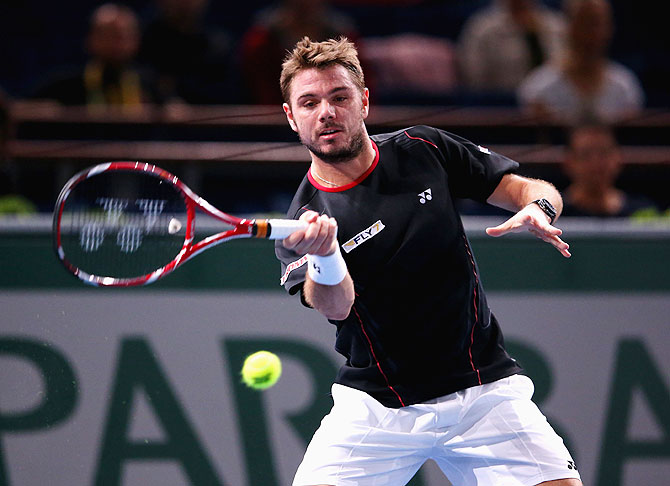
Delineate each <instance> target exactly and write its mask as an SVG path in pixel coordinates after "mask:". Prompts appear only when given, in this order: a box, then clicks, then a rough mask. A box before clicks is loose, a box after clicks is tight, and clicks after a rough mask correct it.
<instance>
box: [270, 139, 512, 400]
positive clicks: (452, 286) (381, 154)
mask: <svg viewBox="0 0 670 486" xmlns="http://www.w3.org/2000/svg"><path fill="white" fill-rule="evenodd" d="M371 138H372V140H373V146H374V148H375V151H376V152H377V156H376V158H375V160H374V162H373V164H372V166H371V167H370V169H369V170H368V171H367V172H366V173H365V174H363V175H362V176H361V177H360V178H359V179H358V180H356V181H354V182H352V183H351V184H348V185H346V186H341V187H338V188H328V187H324V186H321V185H319V183H318V182H317V181H316V180H315V179H313V178H312V176H311V174H310V173H308V174H307V175H306V176H305V178H304V179H303V181H302V183H301V185H300V187H299V189H298V191H297V193H296V195H295V197H294V199H293V202H292V204H291V207H290V209H289V213H288V216H289V217H290V218H295V219H297V218H298V217H299V216H300V215H301V214H302V213H303V212H304V211H305V210H308V209H309V210H313V211H317V212H319V213H325V214H327V215H328V216H331V217H334V218H335V219H336V220H337V222H338V241H339V243H340V247H341V250H342V255H343V257H344V259H345V261H346V263H347V267H348V269H349V273H350V274H351V277H352V279H353V281H354V287H355V293H356V297H355V301H354V305H353V307H352V310H351V312H350V314H349V316H348V317H347V318H346V319H344V320H342V321H332V320H331V321H330V322H332V323H333V324H335V325H336V326H337V337H336V342H335V348H336V349H337V351H338V352H339V353H340V354H342V355H343V356H344V357H345V358H346V362H345V364H344V366H342V368H341V369H340V371H339V373H338V376H337V379H336V381H337V382H338V383H341V384H343V385H346V386H350V387H353V388H356V389H359V390H362V391H365V392H367V393H368V394H370V395H371V396H372V397H374V398H375V399H376V400H378V401H379V402H381V403H382V404H384V405H386V406H388V407H402V406H406V405H411V404H414V403H420V402H424V401H426V400H430V399H432V398H436V397H439V396H443V395H446V394H449V393H453V392H455V391H458V390H462V389H464V388H468V387H471V386H475V385H478V384H481V383H488V382H491V381H495V380H497V379H500V378H503V377H505V376H509V375H512V374H515V373H518V372H519V371H521V368H520V367H519V366H518V365H517V364H516V362H515V361H514V360H513V359H511V358H510V357H509V355H508V354H507V352H506V351H505V349H504V344H503V338H502V334H501V332H500V328H499V326H498V323H497V321H496V319H495V317H494V316H493V315H492V314H491V311H490V310H489V307H488V305H487V303H486V297H485V296H484V292H483V289H482V285H481V282H480V279H479V270H478V269H477V265H476V263H475V260H474V257H473V254H472V249H471V248H470V244H469V242H468V239H467V237H466V235H465V232H464V230H463V225H462V222H461V219H460V216H459V215H458V213H457V212H456V209H455V204H454V199H455V198H472V199H475V200H479V201H486V199H487V198H488V197H489V196H490V195H491V193H492V192H493V190H494V189H495V188H496V187H497V185H498V184H499V182H500V180H501V179H502V177H503V175H505V174H506V173H508V172H511V171H514V170H516V168H517V167H518V164H517V163H516V162H514V161H512V160H510V159H508V158H506V157H503V156H501V155H498V154H496V153H493V152H490V151H489V150H487V149H486V148H484V147H481V146H478V145H475V144H473V143H471V142H469V141H467V140H465V139H463V138H460V137H458V136H456V135H452V134H449V133H447V132H444V131H441V130H437V129H435V128H431V127H425V126H417V127H412V128H408V129H406V130H400V131H398V132H395V133H390V134H383V135H375V136H372V137H371ZM276 254H277V257H278V258H279V260H280V261H281V263H282V277H281V283H282V284H283V285H284V286H285V287H286V289H287V290H288V291H289V292H290V293H291V294H294V293H296V292H298V291H300V290H301V289H302V284H303V283H304V280H305V272H306V268H307V266H306V265H305V263H306V257H305V256H304V255H299V254H296V253H294V252H292V251H289V250H287V249H285V248H284V247H283V246H282V245H281V242H277V245H276Z"/></svg>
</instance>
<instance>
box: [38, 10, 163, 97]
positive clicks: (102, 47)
mask: <svg viewBox="0 0 670 486" xmlns="http://www.w3.org/2000/svg"><path fill="white" fill-rule="evenodd" d="M139 45H140V31H139V24H138V21H137V16H136V15H135V13H134V12H133V11H132V10H131V9H130V8H128V7H125V6H122V5H116V4H112V3H107V4H104V5H102V6H100V7H98V8H97V9H96V10H95V11H94V12H93V15H92V16H91V23H90V28H89V32H88V36H87V39H86V47H87V51H88V54H89V57H90V60H89V61H88V63H87V64H86V66H85V67H84V68H83V69H79V70H77V71H76V72H73V73H70V74H67V75H65V76H59V77H57V78H55V79H52V80H50V81H49V82H47V83H46V84H45V85H44V86H43V87H42V88H40V89H39V90H38V91H37V93H36V97H37V98H45V99H52V100H55V101H58V102H60V103H62V104H65V105H88V106H90V107H105V106H117V107H138V106H140V105H141V104H142V103H148V102H156V101H158V96H157V94H156V92H155V89H154V87H153V84H152V83H151V79H150V78H149V77H148V76H147V74H146V73H143V72H141V71H140V70H138V69H137V67H136V66H135V65H134V62H133V61H134V59H135V56H136V54H137V51H138V49H139Z"/></svg>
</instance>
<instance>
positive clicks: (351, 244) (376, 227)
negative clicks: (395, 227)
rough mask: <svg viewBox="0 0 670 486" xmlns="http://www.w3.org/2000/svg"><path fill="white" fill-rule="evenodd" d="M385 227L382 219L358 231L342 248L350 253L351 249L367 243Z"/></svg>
mask: <svg viewBox="0 0 670 486" xmlns="http://www.w3.org/2000/svg"><path fill="white" fill-rule="evenodd" d="M384 228H385V226H384V223H382V221H381V219H380V220H379V221H377V222H376V223H374V224H373V225H372V226H370V227H369V228H366V229H364V230H363V231H361V232H360V233H358V234H357V235H356V236H354V237H353V238H351V239H350V240H349V241H347V242H346V243H344V244H343V245H342V249H343V250H344V251H345V252H347V253H349V252H350V251H351V250H353V249H354V248H356V247H357V246H358V245H360V244H362V243H365V242H366V241H368V240H369V239H370V238H372V237H373V236H375V235H376V234H377V233H379V232H380V231H381V230H383V229H384Z"/></svg>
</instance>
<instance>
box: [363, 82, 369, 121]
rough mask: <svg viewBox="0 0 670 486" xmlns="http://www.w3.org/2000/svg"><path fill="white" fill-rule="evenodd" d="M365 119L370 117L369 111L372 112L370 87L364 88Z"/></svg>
mask: <svg viewBox="0 0 670 486" xmlns="http://www.w3.org/2000/svg"><path fill="white" fill-rule="evenodd" d="M362 101H363V119H366V118H367V117H368V113H370V90H369V89H368V88H364V89H363V97H362Z"/></svg>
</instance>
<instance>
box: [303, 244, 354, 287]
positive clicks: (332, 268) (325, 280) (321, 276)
mask: <svg viewBox="0 0 670 486" xmlns="http://www.w3.org/2000/svg"><path fill="white" fill-rule="evenodd" d="M307 272H308V273H309V278H311V279H312V280H313V281H314V282H316V283H318V284H321V285H337V284H338V283H340V282H341V281H342V280H344V277H346V276H347V264H346V262H345V261H344V258H342V254H341V253H340V247H339V246H337V249H336V250H335V253H333V254H332V255H328V256H319V255H311V254H309V253H308V254H307Z"/></svg>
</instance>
